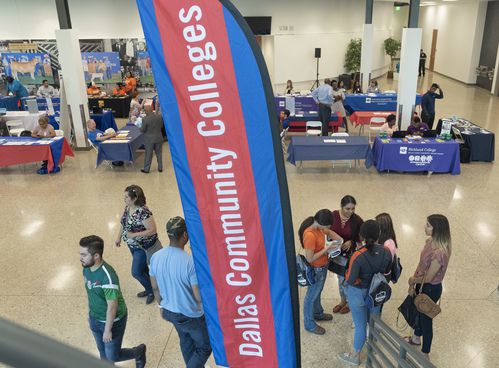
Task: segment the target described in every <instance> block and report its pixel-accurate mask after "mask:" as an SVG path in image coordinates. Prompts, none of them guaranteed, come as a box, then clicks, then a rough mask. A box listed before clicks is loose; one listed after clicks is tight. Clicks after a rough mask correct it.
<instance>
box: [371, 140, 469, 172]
mask: <svg viewBox="0 0 499 368" xmlns="http://www.w3.org/2000/svg"><path fill="white" fill-rule="evenodd" d="M459 159H460V157H459V144H458V143H457V142H456V141H454V140H451V141H443V140H441V139H438V138H422V139H407V138H404V139H401V138H387V139H381V138H380V137H376V140H375V141H374V145H373V160H374V166H376V168H377V169H378V171H386V170H388V171H400V172H415V171H428V172H430V173H432V172H435V173H451V174H452V175H457V174H459V173H460V172H461V163H460V161H459Z"/></svg>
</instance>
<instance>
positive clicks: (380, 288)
mask: <svg viewBox="0 0 499 368" xmlns="http://www.w3.org/2000/svg"><path fill="white" fill-rule="evenodd" d="M365 253H366V252H364V253H362V255H363V256H365V257H366V261H367V263H368V264H369V267H371V270H373V271H375V269H374V267H373V266H372V265H371V262H369V258H368V257H367V256H366V254H365ZM391 296H392V288H391V287H390V285H389V284H388V281H387V280H386V277H385V275H384V274H383V273H382V272H376V273H375V274H374V275H373V278H372V279H371V284H370V285H369V291H368V293H367V296H366V298H365V299H364V302H365V303H366V306H367V309H369V311H371V310H372V309H373V308H375V307H378V306H380V305H383V304H384V303H386V302H387V301H388V300H390V297H391Z"/></svg>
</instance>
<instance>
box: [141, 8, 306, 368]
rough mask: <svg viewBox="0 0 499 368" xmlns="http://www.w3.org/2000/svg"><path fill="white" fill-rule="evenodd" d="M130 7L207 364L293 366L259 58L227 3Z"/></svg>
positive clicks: (279, 194) (285, 266) (277, 182)
mask: <svg viewBox="0 0 499 368" xmlns="http://www.w3.org/2000/svg"><path fill="white" fill-rule="evenodd" d="M137 4H138V9H139V13H140V16H141V20H142V26H143V28H144V34H145V36H146V40H147V44H148V46H149V53H150V56H151V63H152V69H153V73H154V79H155V80H156V85H157V87H158V95H159V98H160V103H161V106H163V108H162V112H163V116H164V121H165V122H166V125H165V126H166V130H167V135H168V138H169V142H170V150H171V153H172V161H173V165H174V168H175V175H176V176H177V182H178V188H179V191H180V196H181V200H182V205H183V210H184V211H183V212H184V216H185V217H186V221H187V228H188V230H189V237H190V243H191V248H192V253H193V258H194V264H195V268H196V274H197V278H198V281H199V286H200V291H201V297H202V301H203V309H204V312H205V316H206V321H207V325H208V331H209V335H210V341H211V346H212V348H213V354H214V356H215V361H216V363H217V364H218V365H222V366H226V367H240V368H244V367H280V368H294V367H298V366H299V365H300V353H299V351H300V340H299V332H300V327H299V321H300V319H299V315H298V304H299V300H298V290H297V283H296V257H295V248H294V239H293V238H294V235H293V233H294V232H293V229H292V221H291V209H290V204H289V194H288V187H287V181H286V174H285V171H284V160H283V156H282V147H281V141H280V138H279V122H278V115H277V112H276V109H275V107H274V100H273V94H272V87H271V82H270V78H269V75H268V72H267V69H266V65H265V61H264V59H263V56H262V53H261V50H260V48H259V47H258V44H257V42H256V40H255V37H254V35H253V33H252V32H251V30H250V29H249V27H248V25H247V23H246V22H245V20H244V18H243V17H242V16H241V14H240V13H239V12H238V11H237V9H236V8H235V7H234V6H233V5H232V4H231V3H230V2H229V1H227V0H199V1H196V2H195V3H194V2H190V1H185V0H169V1H167V2H165V1H161V0H137ZM164 190H165V191H166V190H168V188H164Z"/></svg>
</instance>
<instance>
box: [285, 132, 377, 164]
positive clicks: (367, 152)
mask: <svg viewBox="0 0 499 368" xmlns="http://www.w3.org/2000/svg"><path fill="white" fill-rule="evenodd" d="M318 160H333V161H336V160H365V166H366V168H369V167H371V165H372V155H371V146H370V145H369V140H368V139H367V137H353V136H352V137H333V136H331V137H311V136H308V137H307V136H293V137H291V143H290V144H289V147H288V161H289V162H290V163H292V164H293V165H295V164H296V161H318Z"/></svg>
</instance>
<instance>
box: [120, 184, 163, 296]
mask: <svg viewBox="0 0 499 368" xmlns="http://www.w3.org/2000/svg"><path fill="white" fill-rule="evenodd" d="M120 223H121V227H120V231H119V233H118V236H117V238H116V241H115V244H116V246H117V247H119V246H121V241H124V242H125V243H126V244H127V245H128V248H129V249H130V253H132V276H133V277H134V278H135V279H136V280H137V281H138V282H139V283H140V284H141V285H142V286H143V287H144V291H141V292H140V293H138V294H137V296H138V297H139V298H145V297H147V299H146V304H151V303H152V302H153V300H154V293H153V290H152V285H151V280H150V278H149V268H148V263H149V260H150V258H151V255H152V254H153V253H154V252H156V251H158V250H159V249H161V242H160V241H159V239H158V233H157V231H156V222H155V221H154V218H153V216H152V212H151V211H150V210H149V208H148V207H147V206H146V196H145V195H144V191H143V190H142V188H141V187H139V186H138V185H130V186H128V187H126V188H125V210H124V211H123V215H122V216H121V221H120Z"/></svg>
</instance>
